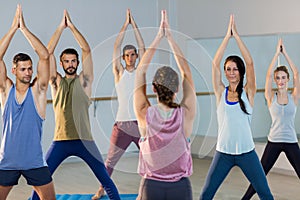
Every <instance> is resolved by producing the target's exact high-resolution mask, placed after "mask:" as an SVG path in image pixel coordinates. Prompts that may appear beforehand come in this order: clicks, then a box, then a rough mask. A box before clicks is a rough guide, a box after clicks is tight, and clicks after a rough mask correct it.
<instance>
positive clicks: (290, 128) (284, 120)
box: [243, 39, 300, 200]
mask: <svg viewBox="0 0 300 200" xmlns="http://www.w3.org/2000/svg"><path fill="white" fill-rule="evenodd" d="M280 54H282V55H283V56H284V57H285V59H286V61H287V62H288V64H289V66H290V68H291V70H292V72H293V76H291V77H292V78H293V87H292V92H291V93H289V91H288V82H289V80H290V75H289V72H288V69H287V67H286V66H279V67H277V68H275V63H276V60H277V58H278V56H279V55H280ZM273 78H274V81H275V83H276V86H277V90H276V91H275V92H274V91H273V90H272V79H273ZM299 89H300V83H299V72H298V70H297V67H296V66H295V65H294V63H293V62H292V60H291V59H290V57H289V56H288V54H287V53H286V50H285V47H284V46H283V42H282V39H280V40H279V41H278V44H277V47H276V53H275V55H274V57H273V60H272V62H271V64H270V66H269V69H268V72H267V76H266V85H265V98H266V100H267V103H268V108H269V111H270V115H271V118H272V125H271V128H270V132H269V136H268V143H267V145H266V148H265V150H264V153H263V156H262V158H261V164H262V166H263V169H264V171H265V174H268V172H269V171H270V170H271V168H272V167H273V165H274V164H275V162H276V160H277V159H278V157H279V154H280V153H281V152H284V153H285V155H286V157H287V159H288V160H289V162H290V163H291V165H292V166H293V168H294V169H295V171H296V173H297V175H298V177H299V178H300V150H299V145H298V139H297V135H296V131H295V124H294V121H295V115H296V110H297V105H298V100H299V97H300V95H299ZM255 192H256V191H255V190H254V189H253V187H252V185H250V186H249V187H248V190H247V192H246V193H245V195H244V197H243V200H246V199H250V198H251V197H252V196H253V195H254V194H255Z"/></svg>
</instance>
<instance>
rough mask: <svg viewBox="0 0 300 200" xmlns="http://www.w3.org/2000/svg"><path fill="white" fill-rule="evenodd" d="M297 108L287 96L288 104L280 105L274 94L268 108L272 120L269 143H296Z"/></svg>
mask: <svg viewBox="0 0 300 200" xmlns="http://www.w3.org/2000/svg"><path fill="white" fill-rule="evenodd" d="M296 111H297V106H296V105H295V103H294V100H293V99H292V98H291V95H290V94H288V104H286V105H280V104H279V103H278V102H277V93H276V94H274V97H273V101H272V103H271V105H270V107H269V112H270V115H271V118H272V125H271V128H270V132H269V136H268V140H269V141H270V142H287V143H295V142H298V139H297V135H296V131H295V116H296Z"/></svg>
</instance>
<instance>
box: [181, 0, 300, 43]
mask: <svg viewBox="0 0 300 200" xmlns="http://www.w3.org/2000/svg"><path fill="white" fill-rule="evenodd" d="M177 3H178V6H177V7H178V8H180V11H179V12H178V19H177V20H178V30H179V31H181V32H185V33H187V34H188V35H189V36H190V37H192V38H204V37H220V36H223V35H224V34H225V32H226V29H227V24H228V19H229V15H230V14H231V13H232V14H234V15H235V16H236V24H237V25H238V30H239V32H240V34H241V35H261V34H273V33H282V32H283V33H286V32H289V33H291V32H300V25H299V20H298V19H299V18H300V12H299V6H300V2H299V1H297V0H286V1H281V0H263V1H261V0H242V1H236V0H226V1H222V0H187V1H180V0H178V1H177Z"/></svg>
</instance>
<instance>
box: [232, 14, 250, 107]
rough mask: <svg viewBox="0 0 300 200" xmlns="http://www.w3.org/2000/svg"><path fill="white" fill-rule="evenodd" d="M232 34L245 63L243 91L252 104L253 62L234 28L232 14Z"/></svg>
mask: <svg viewBox="0 0 300 200" xmlns="http://www.w3.org/2000/svg"><path fill="white" fill-rule="evenodd" d="M232 36H233V37H234V38H235V40H236V43H237V45H238V47H239V49H240V51H241V54H242V56H243V58H244V61H245V64H246V84H245V91H246V93H247V96H248V99H249V102H250V104H251V105H252V106H253V104H254V95H255V94H256V80H255V72H254V64H253V60H252V57H251V55H250V52H249V50H248V49H247V47H246V45H245V44H244V42H243V41H242V39H241V38H240V36H239V34H238V32H237V30H236V25H235V22H234V18H233V16H232Z"/></svg>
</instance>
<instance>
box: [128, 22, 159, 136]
mask: <svg viewBox="0 0 300 200" xmlns="http://www.w3.org/2000/svg"><path fill="white" fill-rule="evenodd" d="M163 36H164V30H163V17H162V21H161V24H160V27H159V31H158V33H157V35H156V37H155V39H154V40H153V42H152V43H151V45H150V47H149V48H148V49H147V51H146V52H145V54H144V56H143V57H142V59H141V61H140V63H139V64H138V67H137V69H136V76H135V90H134V110H135V115H136V117H137V120H138V122H139V127H140V128H142V129H143V128H145V127H146V120H145V118H146V112H147V108H148V107H149V106H150V102H149V101H148V98H147V95H146V72H147V70H148V67H149V64H150V62H151V60H152V58H153V56H154V54H155V52H156V49H157V47H158V45H159V43H160V41H161V39H162V38H163ZM140 130H141V129H140ZM140 133H141V136H142V137H144V136H145V132H144V131H141V132H140Z"/></svg>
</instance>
